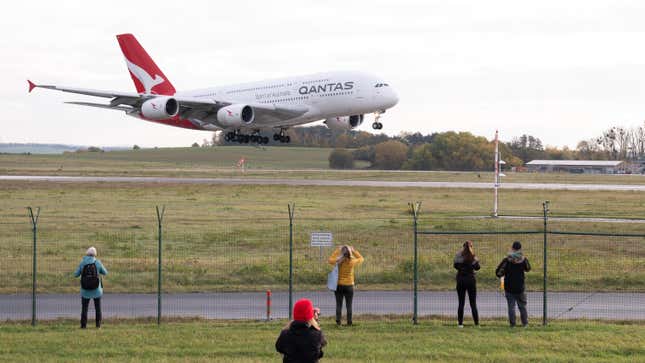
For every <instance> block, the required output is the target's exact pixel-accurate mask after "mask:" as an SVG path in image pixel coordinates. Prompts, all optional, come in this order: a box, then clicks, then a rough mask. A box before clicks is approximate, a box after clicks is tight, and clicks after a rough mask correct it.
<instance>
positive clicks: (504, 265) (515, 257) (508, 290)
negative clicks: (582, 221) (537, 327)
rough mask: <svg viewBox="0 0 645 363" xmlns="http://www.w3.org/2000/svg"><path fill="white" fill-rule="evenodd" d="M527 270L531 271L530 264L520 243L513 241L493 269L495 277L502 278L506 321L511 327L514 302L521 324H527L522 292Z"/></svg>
mask: <svg viewBox="0 0 645 363" xmlns="http://www.w3.org/2000/svg"><path fill="white" fill-rule="evenodd" d="M528 271H531V264H529V260H528V258H526V256H524V254H523V253H522V244H521V243H520V242H519V241H515V242H513V246H512V248H511V251H510V252H509V253H508V255H507V256H506V257H505V258H504V259H503V260H502V262H500V264H499V265H498V266H497V269H496V270H495V275H497V277H500V278H502V277H503V278H504V295H505V296H506V302H507V303H508V322H509V323H510V324H511V327H514V326H515V305H516V304H517V308H518V309H519V310H520V319H521V320H522V326H524V327H526V326H527V325H528V324H529V316H528V313H527V311H526V303H527V300H526V293H525V292H524V290H525V286H524V273H525V272H528Z"/></svg>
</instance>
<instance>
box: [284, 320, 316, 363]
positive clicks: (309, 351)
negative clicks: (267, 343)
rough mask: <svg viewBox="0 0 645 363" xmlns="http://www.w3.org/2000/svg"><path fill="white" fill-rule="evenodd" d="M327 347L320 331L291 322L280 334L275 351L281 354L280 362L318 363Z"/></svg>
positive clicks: (302, 323)
mask: <svg viewBox="0 0 645 363" xmlns="http://www.w3.org/2000/svg"><path fill="white" fill-rule="evenodd" d="M325 345H327V341H326V340H325V336H324V335H323V333H322V331H320V330H318V329H316V328H314V327H312V326H310V325H309V324H307V323H305V322H301V321H294V322H292V323H291V324H290V325H289V327H288V328H286V329H284V330H282V331H281V332H280V336H279V337H278V340H277V341H276V342H275V349H276V350H277V351H278V352H280V353H282V354H283V356H284V357H283V359H282V361H283V362H285V363H287V362H294V363H296V362H297V363H309V362H312V363H314V362H318V360H319V359H320V358H322V356H323V351H322V348H323V347H324V346H325Z"/></svg>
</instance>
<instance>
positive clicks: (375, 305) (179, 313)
mask: <svg viewBox="0 0 645 363" xmlns="http://www.w3.org/2000/svg"><path fill="white" fill-rule="evenodd" d="M301 297H308V298H310V299H312V300H313V301H314V304H315V305H316V306H319V307H320V308H321V309H322V315H323V316H332V315H333V314H334V309H335V305H334V304H335V303H334V297H333V294H332V293H331V292H328V291H319V292H316V291H312V292H306V293H295V294H294V300H295V299H299V298H301ZM528 299H529V305H528V308H529V315H530V316H531V317H532V319H533V320H536V319H538V320H539V319H541V316H542V293H529V296H528ZM37 301H38V303H37V317H38V319H41V320H42V319H44V320H47V319H56V318H77V317H78V315H79V314H80V307H81V304H80V298H79V296H78V295H77V294H47V295H45V294H41V295H39V296H38V299H37ZM477 304H478V308H479V314H480V316H482V317H505V316H506V300H505V299H504V297H503V296H502V294H501V293H498V292H480V293H479V294H478V297H477ZM90 305H92V304H90ZM102 306H103V311H104V313H103V314H104V317H106V318H112V317H125V318H134V317H152V316H156V314H157V295H155V294H109V293H108V294H105V295H104V297H103V299H102ZM572 306H575V307H573V309H571V310H569V309H570V308H571V307H572ZM92 309H93V307H91V308H90V311H92ZM418 309H419V310H418V311H419V315H420V316H424V315H425V316H427V315H441V316H446V317H447V318H452V317H453V316H454V315H455V314H456V311H457V295H456V293H455V292H425V291H424V292H420V293H419V307H418ZM162 311H163V316H165V317H169V316H174V317H195V316H197V317H202V318H207V319H264V318H266V294H265V293H263V292H255V293H254V292H240V293H187V294H165V295H163V304H162ZM287 311H288V294H287V293H286V292H276V293H274V294H273V297H272V313H271V316H272V317H273V318H286V317H287ZM354 314H356V315H360V314H376V315H385V314H397V315H402V314H403V315H409V316H412V292H411V291H357V292H356V294H355V297H354ZM466 314H467V316H469V315H470V308H469V307H468V304H466ZM548 316H549V318H550V319H554V318H589V319H614V320H645V293H596V294H591V295H590V294H588V293H550V294H549V296H548ZM28 319H31V295H29V294H25V295H0V321H2V320H28Z"/></svg>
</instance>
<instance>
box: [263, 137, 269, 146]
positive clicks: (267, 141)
mask: <svg viewBox="0 0 645 363" xmlns="http://www.w3.org/2000/svg"><path fill="white" fill-rule="evenodd" d="M261 143H262V144H265V145H266V144H268V143H269V138H268V137H266V136H264V137H262V138H261Z"/></svg>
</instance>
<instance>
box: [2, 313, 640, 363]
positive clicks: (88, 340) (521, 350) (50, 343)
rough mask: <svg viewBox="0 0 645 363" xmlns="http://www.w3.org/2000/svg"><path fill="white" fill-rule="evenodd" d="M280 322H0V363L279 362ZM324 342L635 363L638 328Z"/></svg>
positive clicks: (433, 324)
mask: <svg viewBox="0 0 645 363" xmlns="http://www.w3.org/2000/svg"><path fill="white" fill-rule="evenodd" d="M284 324H285V322H284V321H281V322H280V321H274V322H270V323H263V322H211V321H185V322H170V323H164V324H162V325H161V326H160V327H157V326H156V325H154V324H153V323H152V322H141V321H138V322H136V321H120V322H115V323H113V322H110V321H108V322H106V323H105V324H104V326H103V328H102V329H101V330H96V329H93V328H88V329H87V330H86V331H81V330H79V329H78V327H77V322H76V321H74V322H70V321H63V322H50V323H45V324H41V325H38V326H37V327H36V328H32V327H30V326H28V325H24V324H13V323H10V324H3V325H0V357H1V358H2V360H3V361H5V362H33V361H38V362H69V361H100V362H134V361H146V362H207V361H208V362H213V361H216V362H266V361H274V362H277V361H280V360H281V356H279V355H278V353H277V352H276V351H275V348H274V344H275V339H276V338H277V336H278V333H279V331H280V329H281V328H282V326H283V325H284ZM322 326H323V331H324V333H325V335H326V337H327V340H328V342H329V344H328V346H327V347H326V348H325V349H324V352H325V357H324V358H323V360H322V362H429V361H441V362H468V361H478V362H517V361H525V362H642V361H643V359H644V357H645V345H644V344H643V342H644V339H645V338H644V337H645V326H644V325H642V324H621V323H596V322H584V321H571V322H566V321H565V322H558V323H553V324H551V325H549V326H548V327H541V326H530V327H529V328H527V329H521V328H516V329H510V328H508V327H507V326H506V325H505V323H504V322H502V321H491V322H484V323H483V325H482V326H481V327H479V328H474V327H472V326H466V327H465V328H464V329H457V328H456V326H454V325H453V324H446V323H445V322H439V321H434V320H421V321H420V324H419V325H417V326H413V325H411V324H410V322H409V321H405V320H401V319H399V318H379V319H378V320H366V321H365V320H358V321H357V324H356V326H354V327H352V328H348V327H341V328H337V327H335V326H333V325H332V321H331V320H328V319H327V320H323V325H322Z"/></svg>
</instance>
